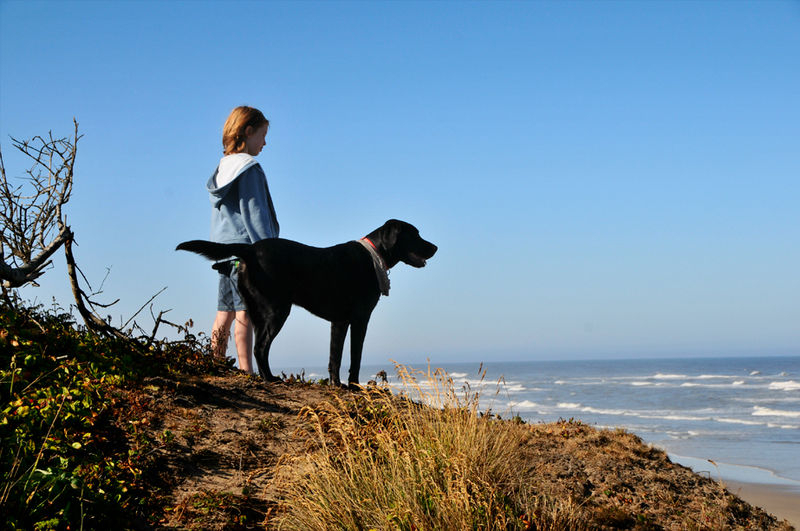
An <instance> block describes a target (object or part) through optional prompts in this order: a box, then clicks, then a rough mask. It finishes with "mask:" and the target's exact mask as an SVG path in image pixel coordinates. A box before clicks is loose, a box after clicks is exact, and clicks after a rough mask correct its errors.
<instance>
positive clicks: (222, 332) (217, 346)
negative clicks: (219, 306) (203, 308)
mask: <svg viewBox="0 0 800 531" xmlns="http://www.w3.org/2000/svg"><path fill="white" fill-rule="evenodd" d="M234 315H235V314H234V312H217V318H216V319H215V320H214V327H213V328H212V329H211V352H212V354H213V355H214V356H216V357H217V358H224V357H225V351H227V350H228V336H229V335H230V333H231V324H232V323H233V318H234Z"/></svg>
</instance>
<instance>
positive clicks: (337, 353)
mask: <svg viewBox="0 0 800 531" xmlns="http://www.w3.org/2000/svg"><path fill="white" fill-rule="evenodd" d="M348 325H349V323H347V322H344V323H331V355H330V358H329V359H328V376H329V377H330V383H331V385H342V381H341V380H340V379H339V368H340V367H341V366H342V351H343V350H344V338H345V337H346V336H347V327H348Z"/></svg>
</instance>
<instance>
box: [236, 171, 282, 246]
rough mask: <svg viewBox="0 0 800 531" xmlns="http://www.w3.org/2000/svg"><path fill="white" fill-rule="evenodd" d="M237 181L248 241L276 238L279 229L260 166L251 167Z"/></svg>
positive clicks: (240, 207) (265, 179)
mask: <svg viewBox="0 0 800 531" xmlns="http://www.w3.org/2000/svg"><path fill="white" fill-rule="evenodd" d="M238 180H239V183H238V184H239V209H240V212H241V214H242V221H243V222H244V227H245V229H246V230H247V235H248V236H249V238H250V241H251V242H257V241H259V240H263V239H264V238H277V237H278V234H279V230H280V228H279V225H278V219H277V216H276V215H275V207H274V206H273V205H272V198H271V197H270V195H269V188H268V187H267V178H266V176H265V175H264V171H263V170H262V169H261V166H260V165H258V164H256V165H254V166H251V167H250V168H248V169H247V170H246V171H245V172H244V173H243V174H242V175H240V176H239V179H238Z"/></svg>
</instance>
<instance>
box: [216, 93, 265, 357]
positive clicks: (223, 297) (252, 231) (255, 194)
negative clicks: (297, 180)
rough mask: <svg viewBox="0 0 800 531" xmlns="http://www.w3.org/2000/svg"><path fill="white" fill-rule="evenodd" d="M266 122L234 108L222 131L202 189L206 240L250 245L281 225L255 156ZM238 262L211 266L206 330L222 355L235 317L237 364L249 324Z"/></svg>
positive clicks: (245, 352) (245, 351)
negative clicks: (212, 303)
mask: <svg viewBox="0 0 800 531" xmlns="http://www.w3.org/2000/svg"><path fill="white" fill-rule="evenodd" d="M268 129H269V121H268V120H267V119H266V118H265V117H264V115H263V114H262V113H261V111H259V110H258V109H254V108H252V107H246V106H242V107H236V108H235V109H233V111H231V113H230V115H229V116H228V119H227V120H226V121H225V126H224V128H223V131H222V145H223V148H224V155H225V156H224V157H222V159H221V160H220V162H219V166H217V169H216V171H215V172H214V175H212V176H211V178H210V179H209V180H208V183H207V184H206V187H207V188H208V193H209V196H210V199H211V206H212V209H211V241H214V242H218V243H254V242H257V241H259V240H263V239H264V238H277V237H278V233H279V230H280V227H279V225H278V220H277V217H276V215H275V207H274V206H273V204H272V198H271V197H270V194H269V187H268V186H267V177H266V175H264V170H262V169H261V165H260V164H259V163H258V162H256V159H255V156H256V155H258V154H259V153H261V150H262V149H263V147H264V146H265V145H266V141H265V138H266V136H267V130H268ZM237 265H238V263H237V262H236V261H235V260H234V259H231V260H229V261H226V262H221V263H218V264H215V265H214V269H217V270H218V271H219V272H220V277H219V295H218V302H217V316H216V319H215V321H214V328H213V330H212V332H211V348H212V350H213V352H214V354H215V355H216V356H220V357H223V356H224V355H225V351H226V349H227V345H228V336H229V334H230V328H231V324H232V323H233V322H234V320H235V321H236V327H235V328H234V341H235V343H236V351H237V354H238V357H239V368H240V369H241V370H243V371H246V372H254V371H253V366H252V361H251V360H252V354H253V352H252V351H253V326H252V324H251V322H250V318H249V317H248V315H247V311H246V309H245V306H244V301H242V298H241V296H240V295H239V290H238V285H237V280H238V271H237V270H238V267H237Z"/></svg>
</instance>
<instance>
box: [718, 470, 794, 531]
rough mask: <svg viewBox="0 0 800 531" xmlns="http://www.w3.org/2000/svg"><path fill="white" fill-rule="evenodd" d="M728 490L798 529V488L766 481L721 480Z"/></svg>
mask: <svg viewBox="0 0 800 531" xmlns="http://www.w3.org/2000/svg"><path fill="white" fill-rule="evenodd" d="M723 483H724V484H725V486H726V488H727V489H728V491H730V492H731V493H732V494H735V495H736V496H739V497H740V498H742V499H743V500H744V501H746V502H748V503H751V504H753V505H757V506H758V507H761V508H762V509H764V510H765V511H767V512H768V513H771V514H773V515H775V516H777V517H778V518H783V519H786V520H787V521H788V522H789V523H790V524H792V525H793V526H794V527H795V528H797V529H800V489H797V488H792V487H784V486H781V485H773V484H766V483H743V482H738V481H723Z"/></svg>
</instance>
